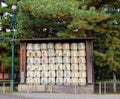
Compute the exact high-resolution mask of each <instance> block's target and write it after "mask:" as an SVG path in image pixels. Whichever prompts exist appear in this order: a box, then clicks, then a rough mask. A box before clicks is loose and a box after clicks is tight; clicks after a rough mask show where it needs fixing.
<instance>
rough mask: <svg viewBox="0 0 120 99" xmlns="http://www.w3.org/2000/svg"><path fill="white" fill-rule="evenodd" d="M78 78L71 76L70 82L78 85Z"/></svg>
mask: <svg viewBox="0 0 120 99" xmlns="http://www.w3.org/2000/svg"><path fill="white" fill-rule="evenodd" d="M78 82H79V81H78V78H71V84H72V85H78Z"/></svg>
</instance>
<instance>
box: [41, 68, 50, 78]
mask: <svg viewBox="0 0 120 99" xmlns="http://www.w3.org/2000/svg"><path fill="white" fill-rule="evenodd" d="M41 77H42V78H45V77H48V71H47V70H46V71H42V72H41Z"/></svg>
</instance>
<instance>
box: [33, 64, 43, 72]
mask: <svg viewBox="0 0 120 99" xmlns="http://www.w3.org/2000/svg"><path fill="white" fill-rule="evenodd" d="M34 70H35V71H36V70H38V71H41V70H42V66H41V65H39V64H38V65H34Z"/></svg>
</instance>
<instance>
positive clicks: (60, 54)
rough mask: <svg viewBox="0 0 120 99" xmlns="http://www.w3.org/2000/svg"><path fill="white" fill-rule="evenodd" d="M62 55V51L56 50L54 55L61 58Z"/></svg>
mask: <svg viewBox="0 0 120 99" xmlns="http://www.w3.org/2000/svg"><path fill="white" fill-rule="evenodd" d="M62 53H63V52H62V50H56V52H55V55H56V56H62V55H63V54H62Z"/></svg>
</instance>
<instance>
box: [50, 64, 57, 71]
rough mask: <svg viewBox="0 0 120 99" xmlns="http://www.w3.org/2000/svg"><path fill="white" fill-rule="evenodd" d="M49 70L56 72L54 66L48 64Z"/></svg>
mask: <svg viewBox="0 0 120 99" xmlns="http://www.w3.org/2000/svg"><path fill="white" fill-rule="evenodd" d="M48 68H49V70H56V69H55V68H56V67H55V64H49V65H48Z"/></svg>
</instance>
